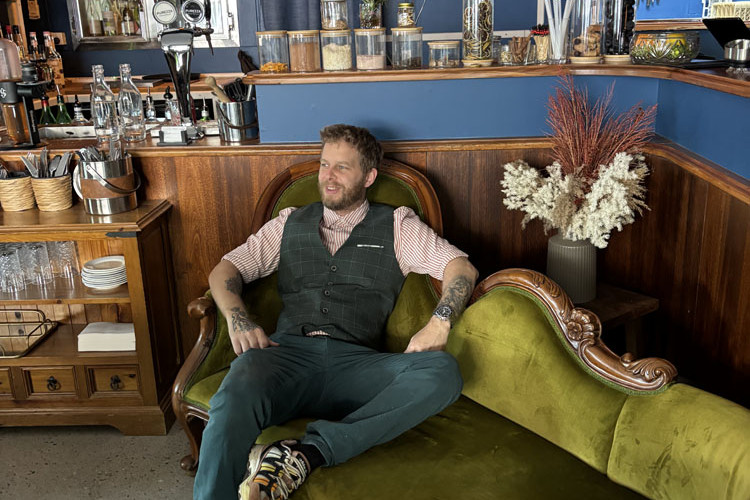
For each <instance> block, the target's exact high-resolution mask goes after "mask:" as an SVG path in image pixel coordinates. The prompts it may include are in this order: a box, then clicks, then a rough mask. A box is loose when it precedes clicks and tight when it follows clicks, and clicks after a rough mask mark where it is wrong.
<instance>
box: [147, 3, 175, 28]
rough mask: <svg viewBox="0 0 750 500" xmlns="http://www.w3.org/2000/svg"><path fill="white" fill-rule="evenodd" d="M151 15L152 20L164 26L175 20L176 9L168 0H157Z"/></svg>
mask: <svg viewBox="0 0 750 500" xmlns="http://www.w3.org/2000/svg"><path fill="white" fill-rule="evenodd" d="M151 13H152V14H153V15H154V19H156V20H157V21H158V22H159V23H160V24H163V25H165V26H168V25H170V24H172V23H173V22H175V21H176V20H177V7H175V6H174V4H173V3H172V2H169V1H168V0H159V1H158V2H156V3H155V4H154V8H153V9H152V10H151Z"/></svg>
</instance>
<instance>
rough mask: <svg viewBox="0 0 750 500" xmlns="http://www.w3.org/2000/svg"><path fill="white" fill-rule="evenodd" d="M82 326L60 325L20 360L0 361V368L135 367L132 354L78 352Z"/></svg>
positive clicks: (134, 357) (120, 352)
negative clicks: (98, 365)
mask: <svg viewBox="0 0 750 500" xmlns="http://www.w3.org/2000/svg"><path fill="white" fill-rule="evenodd" d="M85 326H86V325H72V326H71V325H60V326H58V327H57V328H56V329H55V331H53V332H52V333H50V334H49V336H48V337H47V338H46V339H44V340H43V341H42V342H40V344H39V345H38V346H36V347H34V349H32V350H31V352H29V353H28V354H27V355H26V356H23V357H21V358H7V359H5V358H3V359H2V364H3V366H14V365H15V366H46V365H49V364H54V365H57V366H59V365H66V364H69V365H75V364H79V365H80V364H87V365H95V364H104V365H113V364H137V363H138V357H137V353H136V351H92V352H78V334H79V333H81V330H83V329H84V327H85Z"/></svg>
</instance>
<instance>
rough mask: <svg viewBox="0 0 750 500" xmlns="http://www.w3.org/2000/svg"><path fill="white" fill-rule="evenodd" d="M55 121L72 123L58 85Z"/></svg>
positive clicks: (64, 123)
mask: <svg viewBox="0 0 750 500" xmlns="http://www.w3.org/2000/svg"><path fill="white" fill-rule="evenodd" d="M55 123H57V124H58V125H68V124H70V123H73V119H72V118H71V117H70V113H68V108H67V107H66V106H65V98H64V97H63V96H62V95H61V94H60V87H57V116H56V117H55Z"/></svg>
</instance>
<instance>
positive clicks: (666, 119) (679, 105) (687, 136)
mask: <svg viewBox="0 0 750 500" xmlns="http://www.w3.org/2000/svg"><path fill="white" fill-rule="evenodd" d="M656 130H657V132H658V133H659V134H661V135H663V136H664V137H666V138H668V139H670V140H672V141H674V142H676V143H678V144H680V145H682V146H684V147H685V148H687V149H689V150H690V151H693V152H694V153H697V154H699V155H701V156H704V157H706V158H708V159H709V160H711V161H713V162H716V163H718V164H719V165H722V166H723V167H725V168H728V169H729V170H732V171H733V172H735V173H737V174H739V175H741V176H743V177H745V178H747V179H750V154H748V152H750V148H749V147H748V146H749V145H750V99H747V98H744V97H740V96H736V95H731V94H725V93H723V92H718V91H715V90H711V89H706V88H703V87H697V86H694V85H689V84H686V83H680V82H673V81H669V80H663V81H661V82H660V86H659V111H658V115H657V121H656Z"/></svg>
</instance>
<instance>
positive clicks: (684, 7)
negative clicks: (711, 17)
mask: <svg viewBox="0 0 750 500" xmlns="http://www.w3.org/2000/svg"><path fill="white" fill-rule="evenodd" d="M657 1H658V3H653V4H651V6H650V7H646V0H639V2H638V8H637V10H636V15H635V17H636V19H696V18H697V19H700V18H701V17H703V3H702V2H701V0H657Z"/></svg>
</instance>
